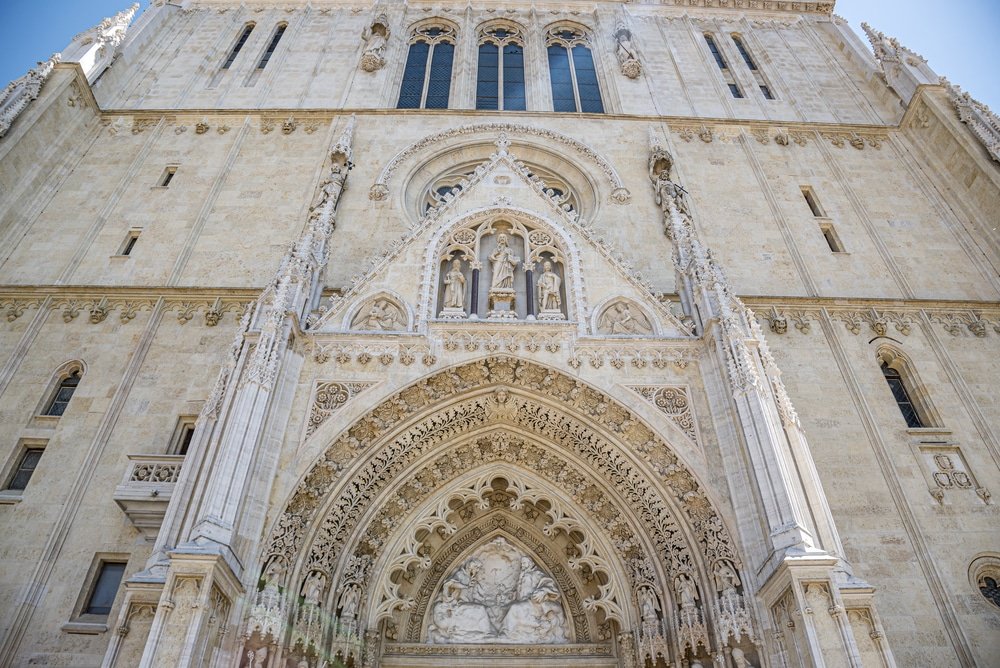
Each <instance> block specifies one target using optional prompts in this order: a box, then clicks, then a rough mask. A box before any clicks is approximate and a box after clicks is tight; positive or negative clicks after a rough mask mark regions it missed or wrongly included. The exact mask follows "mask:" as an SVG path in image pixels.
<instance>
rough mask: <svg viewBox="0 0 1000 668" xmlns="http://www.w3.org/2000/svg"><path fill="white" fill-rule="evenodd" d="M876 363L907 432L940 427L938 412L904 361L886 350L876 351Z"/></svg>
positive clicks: (911, 369) (893, 351) (893, 352)
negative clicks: (877, 352)
mask: <svg viewBox="0 0 1000 668" xmlns="http://www.w3.org/2000/svg"><path fill="white" fill-rule="evenodd" d="M878 361H879V366H880V367H881V370H882V375H883V377H884V378H885V382H886V384H887V385H888V386H889V390H890V391H891V392H892V397H893V399H895V400H896V406H897V407H898V408H899V412H900V414H902V416H903V420H905V421H906V426H907V427H909V428H910V429H919V428H923V427H936V426H940V420H938V418H937V412H936V411H935V410H934V408H933V406H932V405H931V402H930V398H929V397H928V396H927V394H926V392H925V391H924V390H923V389H922V385H921V384H920V383H919V381H918V380H917V378H916V374H915V372H914V371H913V368H912V367H911V366H910V364H909V362H908V361H907V360H906V358H904V357H903V356H902V355H901V354H899V353H898V352H896V351H895V350H893V349H891V348H888V347H886V348H883V349H882V350H880V351H879V354H878Z"/></svg>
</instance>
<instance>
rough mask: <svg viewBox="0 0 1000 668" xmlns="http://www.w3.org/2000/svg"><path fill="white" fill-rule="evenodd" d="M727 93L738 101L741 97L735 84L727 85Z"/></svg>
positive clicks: (740, 92) (741, 94) (741, 93)
mask: <svg viewBox="0 0 1000 668" xmlns="http://www.w3.org/2000/svg"><path fill="white" fill-rule="evenodd" d="M729 92H730V93H732V94H733V97H735V98H737V99H740V98H742V97H743V91H741V90H740V87H739V86H737V85H736V84H729Z"/></svg>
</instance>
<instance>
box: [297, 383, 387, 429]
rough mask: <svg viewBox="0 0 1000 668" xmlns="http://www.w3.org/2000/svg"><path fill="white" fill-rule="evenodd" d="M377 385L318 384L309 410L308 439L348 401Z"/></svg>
mask: <svg viewBox="0 0 1000 668" xmlns="http://www.w3.org/2000/svg"><path fill="white" fill-rule="evenodd" d="M372 385H375V383H359V382H351V381H336V380H331V381H322V382H318V383H316V390H315V392H314V394H313V401H312V405H311V407H310V409H309V424H308V426H307V427H306V438H309V437H310V436H312V435H313V433H314V432H315V431H316V430H317V429H319V427H320V426H321V425H322V424H323V423H324V422H326V421H327V420H328V419H329V418H330V416H331V415H333V414H334V413H336V412H337V411H338V410H340V409H341V408H343V407H344V404H346V403H347V402H348V401H350V400H351V399H353V398H354V397H356V396H357V395H359V394H361V393H362V392H364V391H365V390H367V389H368V388H369V387H371V386H372Z"/></svg>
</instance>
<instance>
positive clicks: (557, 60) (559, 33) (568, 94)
mask: <svg viewBox="0 0 1000 668" xmlns="http://www.w3.org/2000/svg"><path fill="white" fill-rule="evenodd" d="M546 45H547V47H548V54H549V78H550V80H551V83H552V107H553V110H555V111H572V112H577V111H582V112H585V113H595V114H602V113H604V103H603V102H602V101H601V86H600V83H599V82H598V79H597V67H596V66H595V65H594V56H593V54H592V53H591V50H590V41H589V39H588V36H587V35H586V34H585V33H584V32H583V31H582V30H578V29H575V28H568V27H560V28H554V29H552V30H550V31H549V33H548V37H547V39H546Z"/></svg>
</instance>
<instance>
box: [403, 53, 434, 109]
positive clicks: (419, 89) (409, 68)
mask: <svg viewBox="0 0 1000 668" xmlns="http://www.w3.org/2000/svg"><path fill="white" fill-rule="evenodd" d="M429 52H430V46H429V45H428V44H427V43H426V42H415V43H414V44H411V45H410V52H409V54H408V55H407V56H406V66H405V67H404V69H403V84H402V86H400V88H399V104H397V105H396V108H397V109H419V108H420V98H421V97H422V96H423V94H424V73H425V72H426V70H427V54H428V53H429Z"/></svg>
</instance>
